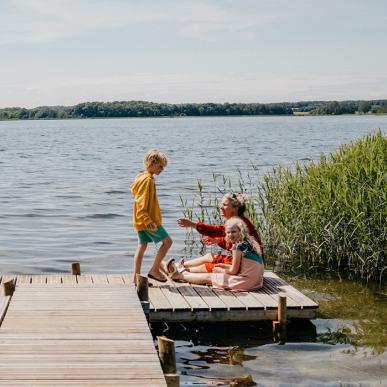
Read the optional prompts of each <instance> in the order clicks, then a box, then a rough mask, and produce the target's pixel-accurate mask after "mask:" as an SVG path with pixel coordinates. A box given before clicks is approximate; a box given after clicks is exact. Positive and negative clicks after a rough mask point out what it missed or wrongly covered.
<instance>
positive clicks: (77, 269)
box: [71, 262, 81, 275]
mask: <svg viewBox="0 0 387 387" xmlns="http://www.w3.org/2000/svg"><path fill="white" fill-rule="evenodd" d="M71 274H72V275H81V265H80V263H79V262H73V263H72V264H71Z"/></svg>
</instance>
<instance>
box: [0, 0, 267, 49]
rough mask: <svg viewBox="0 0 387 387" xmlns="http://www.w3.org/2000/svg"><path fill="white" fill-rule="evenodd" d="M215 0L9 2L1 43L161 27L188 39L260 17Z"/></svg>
mask: <svg viewBox="0 0 387 387" xmlns="http://www.w3.org/2000/svg"><path fill="white" fill-rule="evenodd" d="M215 3H216V2H213V1H203V0H202V1H199V0H198V1H194V0H185V1H184V0H181V1H177V2H176V1H172V0H169V1H163V2H161V1H160V2H158V1H149V0H148V1H147V0H145V1H133V0H132V1H125V0H112V1H104V0H78V1H77V0H67V1H58V0H8V1H5V2H3V3H2V4H1V5H0V44H2V45H4V44H14V43H39V42H50V41H55V40H58V39H63V38H69V37H74V36H78V35H82V34H84V33H86V32H88V31H95V30H104V29H111V28H119V27H123V26H130V25H135V24H144V23H161V25H162V24H163V23H164V24H165V25H167V24H168V25H169V26H170V27H171V26H172V27H173V28H175V29H176V33H178V34H183V35H185V36H190V37H198V36H206V37H209V38H211V35H208V34H211V33H224V32H230V33H231V32H233V33H236V32H238V31H243V30H246V29H248V28H250V27H251V26H253V25H255V24H256V23H257V22H258V21H259V20H260V19H261V18H263V19H264V18H267V17H268V16H264V13H261V14H258V13H257V11H256V10H254V9H252V10H251V11H252V12H250V13H249V12H246V10H245V9H244V8H243V7H241V8H239V9H238V8H235V9H233V8H230V7H223V6H222V3H217V5H216V4H215Z"/></svg>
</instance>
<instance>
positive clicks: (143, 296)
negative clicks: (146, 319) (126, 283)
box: [136, 274, 149, 316]
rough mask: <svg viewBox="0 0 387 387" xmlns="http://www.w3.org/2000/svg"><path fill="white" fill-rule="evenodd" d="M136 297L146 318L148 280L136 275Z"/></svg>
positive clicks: (147, 309)
mask: <svg viewBox="0 0 387 387" xmlns="http://www.w3.org/2000/svg"><path fill="white" fill-rule="evenodd" d="M136 288H137V295H138V298H139V299H140V301H141V305H142V309H143V311H144V313H145V315H146V316H148V315H149V293H148V278H147V277H143V276H142V275H141V274H136Z"/></svg>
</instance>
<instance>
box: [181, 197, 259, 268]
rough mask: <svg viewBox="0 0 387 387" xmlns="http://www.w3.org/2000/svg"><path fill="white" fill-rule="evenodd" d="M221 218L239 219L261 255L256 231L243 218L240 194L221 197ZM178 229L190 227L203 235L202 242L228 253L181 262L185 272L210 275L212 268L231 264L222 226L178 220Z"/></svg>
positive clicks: (244, 202)
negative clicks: (257, 245) (222, 264)
mask: <svg viewBox="0 0 387 387" xmlns="http://www.w3.org/2000/svg"><path fill="white" fill-rule="evenodd" d="M219 208H220V212H221V214H222V216H223V217H224V218H225V219H226V220H227V219H231V218H233V217H239V219H240V220H241V221H242V222H243V223H244V224H245V225H246V227H247V229H248V233H249V234H250V236H252V237H253V238H254V239H255V240H256V242H257V243H258V244H259V246H260V248H261V255H262V257H264V254H263V244H262V241H261V238H260V237H259V234H258V232H257V230H256V229H255V227H254V225H253V224H252V223H251V221H250V220H249V219H248V218H246V217H245V216H244V213H245V211H246V199H245V197H244V196H243V195H242V194H240V193H228V194H226V195H224V196H223V198H222V201H221V204H220V206H219ZM177 223H178V224H179V226H180V227H192V228H195V229H196V230H197V231H198V232H199V233H200V234H202V235H203V242H204V243H205V244H207V245H214V244H216V245H218V246H219V247H220V248H221V249H223V250H228V251H229V252H230V253H229V254H227V255H222V254H213V253H207V254H205V255H203V256H201V257H199V258H194V259H190V260H189V261H182V262H181V264H182V265H184V268H185V269H186V270H189V271H191V272H192V273H203V272H204V273H206V272H208V273H211V272H212V270H213V268H214V267H215V265H216V264H218V263H225V264H231V262H232V254H231V251H230V249H231V245H232V244H231V243H228V242H227V241H226V240H225V228H224V225H213V224H207V223H202V222H197V223H195V222H192V221H191V220H189V219H185V218H183V219H179V220H178V221H177Z"/></svg>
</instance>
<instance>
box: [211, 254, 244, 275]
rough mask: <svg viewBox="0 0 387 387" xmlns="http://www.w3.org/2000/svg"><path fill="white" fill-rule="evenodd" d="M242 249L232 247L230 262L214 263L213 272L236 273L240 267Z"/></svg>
mask: <svg viewBox="0 0 387 387" xmlns="http://www.w3.org/2000/svg"><path fill="white" fill-rule="evenodd" d="M242 254H243V253H242V251H240V250H236V249H233V250H232V264H231V265H227V264H224V263H219V264H217V265H215V267H214V269H213V272H214V273H226V274H232V275H235V274H238V273H239V271H240V268H241V262H242Z"/></svg>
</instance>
